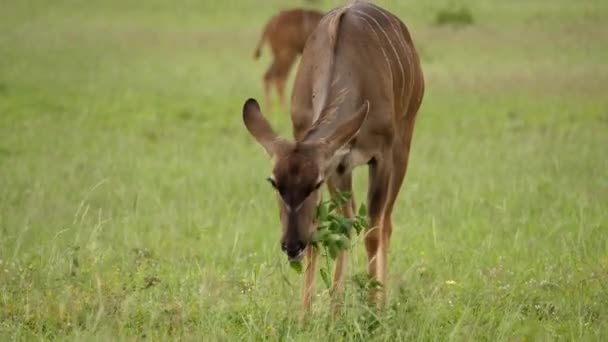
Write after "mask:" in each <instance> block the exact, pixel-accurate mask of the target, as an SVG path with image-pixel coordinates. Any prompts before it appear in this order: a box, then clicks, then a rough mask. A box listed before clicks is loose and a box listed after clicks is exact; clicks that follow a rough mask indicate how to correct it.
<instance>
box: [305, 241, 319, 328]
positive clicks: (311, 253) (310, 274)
mask: <svg viewBox="0 0 608 342" xmlns="http://www.w3.org/2000/svg"><path fill="white" fill-rule="evenodd" d="M317 255H318V252H317V250H316V249H315V248H314V247H312V246H308V247H307V248H306V272H305V274H304V289H303V293H302V304H303V306H304V317H306V316H308V315H309V314H310V311H311V310H312V298H313V296H314V293H315V274H316V272H317Z"/></svg>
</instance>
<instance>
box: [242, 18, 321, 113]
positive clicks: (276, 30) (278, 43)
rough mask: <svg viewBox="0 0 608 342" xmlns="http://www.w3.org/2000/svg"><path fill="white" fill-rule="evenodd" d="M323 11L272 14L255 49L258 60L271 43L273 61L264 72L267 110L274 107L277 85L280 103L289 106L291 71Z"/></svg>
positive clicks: (283, 106)
mask: <svg viewBox="0 0 608 342" xmlns="http://www.w3.org/2000/svg"><path fill="white" fill-rule="evenodd" d="M321 17H323V13H321V12H319V11H315V10H305V9H300V8H297V9H291V10H285V11H281V12H280V13H279V14H277V15H275V16H274V17H272V18H271V19H270V20H269V21H268V23H267V24H266V26H265V27H264V31H263V32H262V36H261V37H260V40H259V42H258V45H257V47H256V49H255V53H254V58H255V59H258V58H259V57H260V54H261V49H262V45H263V44H264V42H265V41H266V40H268V42H269V43H270V49H271V51H272V56H273V61H272V64H270V66H269V67H268V70H266V73H265V74H264V96H265V110H266V111H270V110H271V108H272V99H271V88H272V86H273V85H274V86H275V88H276V91H277V94H278V95H279V103H280V105H281V107H282V108H283V109H286V108H285V83H286V82H287V78H288V76H289V71H290V70H291V67H292V65H293V63H294V62H295V60H296V58H297V57H298V55H300V54H301V53H302V51H303V50H304V45H305V44H306V40H307V39H308V36H310V34H311V33H312V31H313V30H314V29H315V27H316V26H317V24H318V23H319V20H321Z"/></svg>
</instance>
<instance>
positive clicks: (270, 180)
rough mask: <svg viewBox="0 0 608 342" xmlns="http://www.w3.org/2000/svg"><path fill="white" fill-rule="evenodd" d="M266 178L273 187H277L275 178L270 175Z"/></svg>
mask: <svg viewBox="0 0 608 342" xmlns="http://www.w3.org/2000/svg"><path fill="white" fill-rule="evenodd" d="M266 180H267V181H268V183H270V185H272V187H273V188H275V189H277V182H275V181H274V179H272V178H271V177H268V178H266Z"/></svg>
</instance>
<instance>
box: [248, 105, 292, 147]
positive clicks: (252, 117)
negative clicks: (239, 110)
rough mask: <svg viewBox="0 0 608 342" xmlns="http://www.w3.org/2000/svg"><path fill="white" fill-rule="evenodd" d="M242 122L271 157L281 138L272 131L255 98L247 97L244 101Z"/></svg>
mask: <svg viewBox="0 0 608 342" xmlns="http://www.w3.org/2000/svg"><path fill="white" fill-rule="evenodd" d="M243 122H244V123H245V127H247V130H248V131H249V133H251V135H252V136H253V137H254V138H255V140H257V141H258V142H259V143H260V145H262V147H264V149H265V150H266V152H267V153H268V154H269V155H270V156H271V157H273V156H274V155H275V154H276V153H277V150H278V148H279V145H280V144H281V142H282V139H281V138H280V137H279V136H278V135H277V134H276V133H275V132H274V130H273V129H272V127H271V126H270V124H269V123H268V121H267V120H266V118H264V115H262V111H261V110H260V105H259V104H258V102H257V101H256V100H254V99H249V100H247V101H245V105H243Z"/></svg>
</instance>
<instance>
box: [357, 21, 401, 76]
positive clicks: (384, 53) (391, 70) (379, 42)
mask: <svg viewBox="0 0 608 342" xmlns="http://www.w3.org/2000/svg"><path fill="white" fill-rule="evenodd" d="M355 17H356V18H358V19H361V20H362V21H363V22H364V23H365V25H367V27H368V28H369V30H370V31H372V33H373V34H374V35H375V36H376V40H377V41H378V45H379V46H380V51H382V54H383V55H384V60H385V61H386V66H387V67H388V73H389V75H390V76H391V83H392V82H393V67H392V66H391V61H390V59H388V55H387V54H386V51H384V46H382V42H381V41H380V36H379V35H378V32H376V30H374V28H373V27H372V25H371V24H370V23H369V21H367V19H365V18H364V17H361V16H358V15H355Z"/></svg>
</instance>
